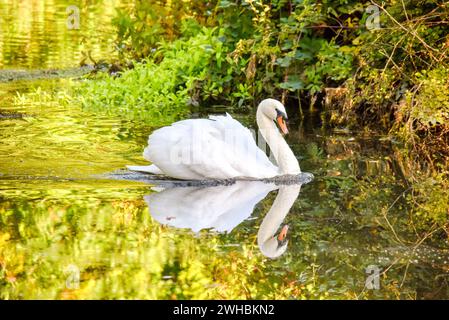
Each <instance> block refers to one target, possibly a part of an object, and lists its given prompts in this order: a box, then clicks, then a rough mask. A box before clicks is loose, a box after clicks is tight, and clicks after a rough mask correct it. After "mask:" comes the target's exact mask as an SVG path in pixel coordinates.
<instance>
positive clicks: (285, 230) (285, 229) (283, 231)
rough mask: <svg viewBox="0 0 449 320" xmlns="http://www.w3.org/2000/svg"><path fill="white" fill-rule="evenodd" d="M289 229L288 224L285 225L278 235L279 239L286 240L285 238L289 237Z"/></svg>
mask: <svg viewBox="0 0 449 320" xmlns="http://www.w3.org/2000/svg"><path fill="white" fill-rule="evenodd" d="M287 231H288V225H285V226H283V227H282V229H281V232H279V235H278V240H279V241H284V240H285V238H286V237H287Z"/></svg>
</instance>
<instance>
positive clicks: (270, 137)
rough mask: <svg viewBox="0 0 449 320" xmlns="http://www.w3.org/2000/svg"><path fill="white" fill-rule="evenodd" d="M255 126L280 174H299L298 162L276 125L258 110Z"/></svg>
mask: <svg viewBox="0 0 449 320" xmlns="http://www.w3.org/2000/svg"><path fill="white" fill-rule="evenodd" d="M257 125H258V127H259V131H260V133H261V135H262V137H263V138H264V139H265V141H266V142H267V144H268V146H269V147H270V150H271V152H272V154H273V156H274V158H275V159H276V163H277V165H278V166H279V171H280V172H279V173H280V174H298V173H300V172H301V169H300V168H299V163H298V160H297V159H296V157H295V155H294V154H293V151H292V150H291V149H290V147H289V146H288V144H287V142H286V141H285V140H284V138H283V137H282V135H281V133H280V132H279V130H278V129H277V127H276V125H275V124H274V122H273V121H272V120H270V118H268V117H267V116H266V115H265V114H263V112H261V111H260V108H259V109H258V110H257Z"/></svg>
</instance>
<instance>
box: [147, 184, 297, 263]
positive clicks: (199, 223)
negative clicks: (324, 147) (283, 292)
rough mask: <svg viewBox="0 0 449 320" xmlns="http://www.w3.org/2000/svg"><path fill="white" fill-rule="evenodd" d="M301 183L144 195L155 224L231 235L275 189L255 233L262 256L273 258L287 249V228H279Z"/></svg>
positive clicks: (184, 189) (195, 188)
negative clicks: (210, 230) (270, 204)
mask: <svg viewBox="0 0 449 320" xmlns="http://www.w3.org/2000/svg"><path fill="white" fill-rule="evenodd" d="M300 188H301V184H296V185H288V186H279V185H275V184H274V183H265V182H262V181H236V182H235V183H233V184H232V185H230V186H223V185H221V186H215V187H207V188H204V187H176V188H168V189H164V190H162V191H160V192H154V193H152V194H150V195H148V196H145V201H146V202H147V204H148V208H149V211H150V214H151V216H152V217H153V218H154V219H155V220H157V221H158V222H159V223H161V224H164V225H169V226H172V227H176V228H187V229H191V230H192V231H194V232H198V231H200V230H202V229H213V230H215V231H218V232H228V233H229V232H231V231H232V230H233V229H234V228H235V227H236V226H237V225H239V224H240V223H241V222H243V221H244V220H246V219H248V218H249V217H250V216H251V214H252V212H253V210H254V207H255V206H256V204H257V203H259V202H260V201H261V200H263V199H264V198H265V197H266V196H267V194H268V193H269V192H271V191H273V190H276V189H279V192H278V195H277V196H276V199H275V200H274V202H273V204H272V206H271V208H270V210H269V211H268V213H267V214H266V216H265V217H264V219H263V221H262V224H261V225H260V227H259V231H258V233H257V243H258V246H259V249H260V251H261V252H262V254H263V255H265V256H266V257H269V258H276V257H279V256H280V255H282V254H283V253H284V252H285V250H286V249H287V243H288V242H287V240H286V234H287V228H288V227H287V226H284V227H283V228H281V231H280V232H278V229H279V227H280V226H281V224H282V221H283V220H284V219H285V217H286V215H287V214H288V212H289V210H290V208H291V207H292V205H293V203H294V202H295V200H296V198H297V197H298V195H299V191H300Z"/></svg>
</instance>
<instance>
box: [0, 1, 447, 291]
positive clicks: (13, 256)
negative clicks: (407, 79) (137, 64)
mask: <svg viewBox="0 0 449 320" xmlns="http://www.w3.org/2000/svg"><path fill="white" fill-rule="evenodd" d="M69 4H71V3H69V2H67V1H56V0H55V1H29V2H18V3H17V2H15V1H0V26H1V28H2V29H1V32H0V55H1V58H0V67H1V68H3V69H4V70H3V71H1V72H4V71H5V70H8V71H11V70H19V69H24V70H28V71H29V70H37V69H70V68H77V67H78V65H79V62H80V60H82V58H83V52H84V51H88V50H91V52H92V55H93V56H95V57H98V58H102V57H110V56H111V52H112V49H111V48H112V42H113V28H112V26H111V25H110V19H111V17H113V15H114V5H117V3H115V2H114V4H112V3H110V2H107V4H105V3H103V2H93V4H91V5H89V6H81V5H80V7H82V9H81V10H85V14H86V15H87V16H88V19H86V21H81V29H82V28H84V29H82V32H80V31H78V30H67V27H66V24H65V23H66V17H67V14H66V11H65V9H66V7H67V6H68V5H69ZM83 12H84V11H83ZM86 15H85V16H86ZM99 25H101V26H104V28H101V29H100V28H97V26H99ZM5 31H7V32H5ZM72 81H76V80H70V79H66V78H60V79H59V78H55V79H48V78H45V77H44V78H43V79H42V78H39V79H20V80H14V79H8V80H5V81H3V82H1V83H0V141H1V142H0V298H2V299H136V298H137V299H191V298H195V299H200V298H208V299H235V298H241V299H264V298H265V299H331V298H332V299H366V298H371V299H431V298H448V296H447V294H448V292H449V291H448V283H447V276H448V271H449V268H448V259H449V252H448V249H447V248H448V243H447V242H446V241H444V240H441V241H440V242H438V243H433V244H429V243H428V242H424V240H425V238H426V237H427V236H428V234H427V235H422V234H421V233H419V232H417V231H416V225H417V224H419V217H414V216H412V214H411V208H410V203H409V202H407V201H406V196H407V194H408V191H409V186H408V183H407V179H406V178H407V170H405V169H404V167H405V166H404V163H403V161H404V160H403V159H401V157H400V154H401V153H400V152H399V151H398V147H397V146H396V145H395V144H394V143H392V141H391V140H389V139H388V138H387V137H386V136H381V135H372V134H364V133H363V132H351V131H348V130H325V129H323V128H322V126H321V123H320V115H319V114H315V113H313V112H310V113H308V114H307V117H306V118H305V120H303V121H300V120H299V119H298V117H296V118H293V119H292V121H291V122H290V131H291V132H290V134H289V135H288V137H287V140H288V143H289V145H290V146H291V147H292V149H293V151H294V152H295V154H296V155H297V156H298V158H299V161H300V165H301V168H302V169H303V170H304V171H306V172H311V173H313V174H314V176H315V178H314V179H313V180H312V181H310V182H308V183H305V184H303V185H302V186H300V185H289V186H278V185H274V184H266V183H260V182H238V183H229V185H201V186H195V185H191V186H187V187H186V186H178V185H167V183H165V185H162V186H160V185H155V184H154V183H153V184H148V183H146V182H145V181H139V177H141V176H138V175H129V174H128V173H127V171H126V170H125V168H126V165H128V164H142V165H144V164H146V162H145V160H143V158H142V151H143V148H144V147H145V146H146V142H147V137H148V135H149V134H150V133H151V132H152V131H153V130H154V129H156V128H152V127H149V126H147V125H145V123H140V122H139V121H133V120H127V119H123V118H121V117H120V116H117V115H115V116H114V115H109V114H104V113H101V112H95V113H94V112H89V111H86V110H83V109H81V108H80V107H79V106H76V105H68V106H67V105H61V104H58V103H57V102H55V101H52V100H51V99H49V100H48V102H47V103H44V104H42V103H31V102H27V103H23V102H21V100H20V99H18V98H17V95H18V94H25V93H27V92H30V91H33V90H35V88H38V87H40V89H39V90H41V91H40V92H41V94H43V95H44V94H45V93H51V92H58V91H60V90H62V89H64V88H67V87H69V86H70V85H71V83H72ZM218 111H223V110H218ZM227 111H229V112H231V113H232V110H231V109H230V110H227ZM214 112H217V109H216V108H214V107H213V106H210V107H205V109H203V111H202V112H201V116H203V115H206V114H210V113H214ZM232 114H233V116H234V117H235V118H237V119H238V120H240V121H242V122H243V123H244V124H245V125H247V126H249V127H251V128H255V119H254V118H255V117H254V113H253V112H250V113H248V114H240V113H232ZM192 116H198V115H197V114H192ZM280 203H282V209H281V210H280V209H279V204H280ZM275 207H277V208H278V209H277V210H274V209H271V210H270V208H275ZM285 225H288V231H287V236H286V237H287V240H288V241H287V242H284V243H282V246H281V247H277V245H278V244H277V243H275V242H273V241H274V240H275V239H271V238H270V237H271V236H273V235H275V234H279V232H284V231H286V229H285V228H284V227H283V226H285ZM284 229H285V230H284ZM431 232H432V230H430V231H429V233H431ZM270 241H271V242H270Z"/></svg>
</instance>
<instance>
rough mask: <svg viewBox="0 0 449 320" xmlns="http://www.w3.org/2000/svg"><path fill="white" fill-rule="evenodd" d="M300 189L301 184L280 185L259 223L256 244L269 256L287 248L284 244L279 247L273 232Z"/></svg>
mask: <svg viewBox="0 0 449 320" xmlns="http://www.w3.org/2000/svg"><path fill="white" fill-rule="evenodd" d="M300 189H301V185H291V186H283V187H281V188H280V189H279V192H278V195H277V196H276V199H275V200H274V202H273V205H272V206H271V208H270V210H269V211H268V213H267V214H266V216H265V218H264V219H263V221H262V224H261V225H260V228H259V232H258V233H257V244H258V245H259V248H260V251H262V253H263V254H264V255H265V256H267V257H269V258H276V257H278V256H280V255H281V254H283V253H284V252H285V250H286V249H287V245H286V244H285V245H283V246H281V247H279V245H278V241H277V238H276V237H275V234H276V232H277V230H278V229H279V227H280V225H281V224H282V221H284V218H285V216H286V215H287V213H288V212H289V211H290V208H291V207H292V206H293V203H294V202H295V200H296V198H298V195H299V191H300Z"/></svg>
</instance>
